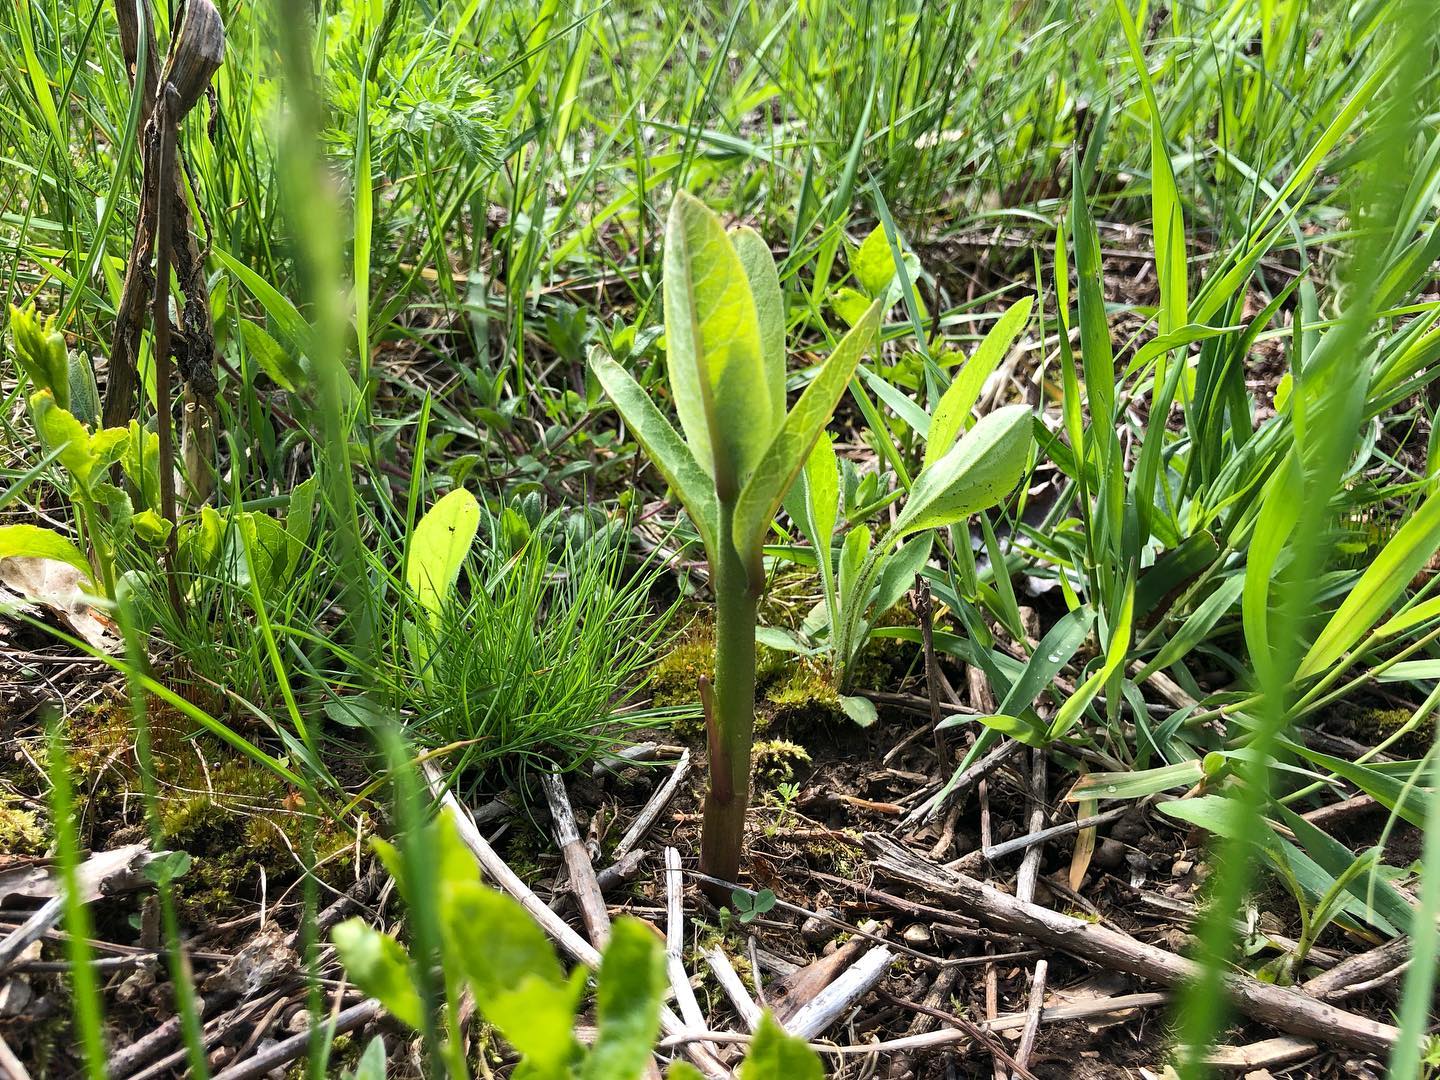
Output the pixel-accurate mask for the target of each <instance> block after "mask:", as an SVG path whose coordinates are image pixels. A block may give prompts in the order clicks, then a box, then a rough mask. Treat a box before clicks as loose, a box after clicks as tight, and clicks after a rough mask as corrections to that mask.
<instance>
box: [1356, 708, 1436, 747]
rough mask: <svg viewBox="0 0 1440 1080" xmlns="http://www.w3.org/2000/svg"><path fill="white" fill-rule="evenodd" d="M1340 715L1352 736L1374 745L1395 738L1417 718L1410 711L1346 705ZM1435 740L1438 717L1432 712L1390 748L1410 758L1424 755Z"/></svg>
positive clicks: (1368, 744)
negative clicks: (1397, 733)
mask: <svg viewBox="0 0 1440 1080" xmlns="http://www.w3.org/2000/svg"><path fill="white" fill-rule="evenodd" d="M1340 715H1341V717H1342V718H1343V719H1344V721H1345V723H1346V724H1347V725H1348V727H1349V729H1350V734H1351V737H1352V738H1354V739H1357V740H1358V741H1360V742H1362V743H1365V744H1366V745H1367V746H1375V745H1376V744H1378V743H1381V742H1384V741H1385V740H1386V739H1388V738H1390V737H1391V736H1393V735H1394V734H1395V733H1396V732H1397V731H1399V730H1401V729H1402V728H1403V727H1405V725H1406V724H1408V723H1409V722H1410V718H1411V716H1413V715H1414V712H1413V710H1411V709H1396V708H1389V709H1382V708H1377V707H1367V706H1362V705H1355V704H1349V703H1346V704H1344V705H1342V706H1341V707H1340ZM1434 741H1435V716H1434V714H1433V713H1432V714H1431V715H1430V716H1427V717H1426V718H1425V719H1423V720H1422V721H1420V723H1418V724H1416V725H1415V727H1414V729H1413V730H1411V731H1407V732H1405V734H1404V735H1402V736H1401V737H1400V738H1399V739H1398V740H1397V741H1396V742H1395V744H1394V746H1393V747H1392V748H1391V749H1392V751H1398V752H1399V753H1401V754H1405V755H1407V756H1409V757H1421V756H1423V755H1424V754H1425V753H1426V752H1427V751H1428V750H1429V749H1430V747H1431V746H1432V745H1433V744H1434Z"/></svg>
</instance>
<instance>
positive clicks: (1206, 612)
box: [1135, 574, 1245, 683]
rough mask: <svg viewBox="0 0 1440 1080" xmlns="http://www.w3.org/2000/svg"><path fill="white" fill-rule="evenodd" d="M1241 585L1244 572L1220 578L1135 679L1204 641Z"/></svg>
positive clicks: (1242, 584) (1144, 675)
mask: <svg viewBox="0 0 1440 1080" xmlns="http://www.w3.org/2000/svg"><path fill="white" fill-rule="evenodd" d="M1244 588H1245V575H1244V574H1232V575H1231V576H1230V577H1228V578H1226V579H1225V580H1224V581H1222V582H1221V583H1220V587H1219V588H1217V589H1216V590H1215V591H1214V592H1213V593H1211V594H1210V595H1209V596H1207V597H1206V598H1205V599H1204V600H1203V601H1202V602H1201V603H1200V605H1199V606H1198V607H1197V608H1196V609H1195V610H1194V611H1193V612H1192V613H1191V614H1190V617H1189V618H1187V619H1186V620H1185V622H1184V623H1183V624H1182V625H1181V626H1180V628H1179V629H1178V630H1176V631H1175V633H1174V634H1173V635H1171V637H1170V640H1169V641H1167V642H1165V644H1164V645H1163V646H1162V647H1161V649H1160V651H1159V652H1158V653H1156V654H1155V657H1154V659H1152V660H1151V661H1150V662H1149V663H1148V664H1146V665H1145V667H1144V669H1143V670H1142V671H1141V672H1140V673H1139V674H1138V675H1136V676H1135V681H1136V682H1137V683H1138V682H1143V681H1144V680H1145V679H1148V678H1149V677H1150V676H1151V675H1153V674H1154V673H1155V672H1157V671H1160V670H1161V669H1163V668H1167V667H1169V666H1170V665H1171V664H1173V663H1175V662H1176V661H1177V660H1180V659H1182V658H1183V657H1184V656H1185V655H1186V654H1188V653H1189V652H1190V650H1191V649H1193V648H1195V646H1197V645H1199V644H1200V643H1201V642H1202V641H1204V640H1205V636H1206V635H1207V634H1209V633H1210V631H1211V629H1212V628H1213V627H1214V626H1215V624H1216V623H1217V622H1219V621H1220V619H1221V617H1222V616H1223V615H1224V614H1225V613H1226V612H1227V611H1229V610H1230V608H1231V606H1232V605H1234V603H1235V601H1236V600H1237V599H1238V598H1239V596H1240V593H1241V591H1242V590H1243V589H1244Z"/></svg>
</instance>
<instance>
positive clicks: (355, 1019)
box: [214, 998, 384, 1080]
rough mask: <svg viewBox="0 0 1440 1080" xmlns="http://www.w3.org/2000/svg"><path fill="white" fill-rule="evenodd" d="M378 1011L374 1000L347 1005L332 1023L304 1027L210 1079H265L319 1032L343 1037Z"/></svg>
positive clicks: (306, 1045)
mask: <svg viewBox="0 0 1440 1080" xmlns="http://www.w3.org/2000/svg"><path fill="white" fill-rule="evenodd" d="M382 1011H384V1010H383V1006H381V1004H380V1002H378V1001H376V1000H375V999H374V998H366V999H365V1000H364V1001H362V1002H360V1004H359V1005H351V1006H350V1008H348V1009H342V1010H341V1011H340V1012H339V1013H337V1014H336V1015H335V1018H334V1019H333V1020H329V1021H326V1022H325V1023H324V1024H322V1025H320V1026H318V1027H312V1028H307V1029H306V1030H304V1031H302V1032H301V1033H300V1034H298V1035H292V1036H291V1037H290V1038H288V1039H282V1040H281V1041H280V1042H278V1043H276V1044H275V1045H274V1046H267V1047H266V1048H265V1049H264V1050H261V1051H260V1053H258V1054H256V1055H255V1056H254V1057H252V1058H250V1059H249V1060H248V1061H242V1062H240V1063H239V1064H236V1065H232V1066H230V1068H228V1069H224V1070H222V1071H220V1072H219V1073H216V1074H215V1078H214V1080H261V1078H262V1077H265V1076H268V1075H269V1074H270V1073H271V1072H272V1071H274V1070H275V1069H278V1068H280V1067H281V1066H282V1065H288V1064H289V1063H290V1062H292V1061H294V1060H295V1059H296V1058H298V1057H300V1056H301V1055H302V1054H304V1053H305V1052H306V1051H307V1050H309V1049H310V1040H311V1039H312V1038H314V1037H315V1035H316V1034H317V1033H318V1032H319V1031H321V1030H325V1031H327V1032H329V1033H330V1034H332V1035H343V1034H345V1033H346V1032H347V1031H354V1030H355V1029H356V1028H358V1027H363V1026H364V1025H365V1024H368V1023H369V1022H370V1021H371V1020H374V1019H375V1018H376V1017H378V1016H379V1015H380V1014H381V1012H382Z"/></svg>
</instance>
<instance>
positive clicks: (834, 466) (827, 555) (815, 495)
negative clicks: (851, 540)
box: [800, 431, 840, 626]
mask: <svg viewBox="0 0 1440 1080" xmlns="http://www.w3.org/2000/svg"><path fill="white" fill-rule="evenodd" d="M800 475H801V487H802V488H803V489H804V495H805V509H804V515H805V521H804V522H803V523H802V527H803V529H804V531H805V533H806V535H807V536H808V537H809V539H810V543H811V545H812V546H813V547H814V548H815V561H816V562H817V563H819V564H820V585H821V587H822V588H823V589H824V590H825V613H826V615H827V617H828V619H829V622H830V625H831V626H834V625H835V567H834V562H833V556H832V554H831V545H830V540H831V538H832V537H833V536H834V535H835V522H836V520H837V519H838V517H839V516H840V463H839V461H838V460H837V459H836V457H835V444H834V443H833V442H831V440H830V436H829V434H828V433H826V432H823V431H822V432H821V433H820V437H819V438H818V439H816V440H815V446H814V447H813V448H812V449H811V451H810V456H809V457H808V458H806V459H805V468H804V469H803V470H802V471H801V474H800Z"/></svg>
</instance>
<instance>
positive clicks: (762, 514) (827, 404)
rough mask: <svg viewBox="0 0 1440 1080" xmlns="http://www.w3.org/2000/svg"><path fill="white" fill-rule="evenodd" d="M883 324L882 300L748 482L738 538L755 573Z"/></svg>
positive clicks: (738, 508) (825, 369) (835, 355)
mask: <svg viewBox="0 0 1440 1080" xmlns="http://www.w3.org/2000/svg"><path fill="white" fill-rule="evenodd" d="M879 326H880V304H879V303H878V302H876V303H874V304H871V305H870V308H869V310H868V311H866V312H865V317H864V318H863V319H861V320H860V321H859V322H858V323H856V325H855V326H854V328H853V329H851V331H850V332H849V333H848V334H846V335H845V337H844V338H843V339H841V341H840V344H839V345H837V346H835V351H834V352H832V353H831V354H830V355H829V356H828V357H826V358H825V362H824V363H823V364H822V365H821V366H820V371H819V373H818V374H817V375H816V376H815V378H814V379H813V380H812V381H811V383H810V385H809V386H807V387H806V388H805V391H804V393H802V394H801V395H800V398H799V400H797V401H796V402H795V407H794V408H793V409H791V410H790V412H789V413H788V414H787V415H786V417H785V422H784V423H783V424H781V425H780V430H779V431H778V432H776V434H775V438H774V439H773V440H772V441H771V443H770V445H769V446H768V447H767V448H766V449H765V453H764V456H763V457H761V458H760V460H759V463H758V464H757V465H756V466H755V471H754V472H753V473H752V474H751V475H750V478H749V480H747V481H746V482H745V487H744V488H743V489H742V490H741V492H740V498H739V500H738V501H737V502H736V504H735V525H734V530H733V540H734V543H735V550H736V551H738V552H739V553H740V557H741V558H742V559H745V560H746V561H747V564H751V572H752V573H754V572H755V571H756V570H758V567H756V566H754V565H753V564H754V562H755V561H756V559H757V557H758V555H759V551H760V546H761V544H762V543H763V542H764V540H765V534H766V533H767V532H768V531H769V530H770V523H771V522H772V521H773V520H774V518H775V511H776V510H778V509H779V508H780V500H782V499H783V498H784V497H785V493H786V492H787V491H789V490H790V485H791V484H793V483H794V482H795V477H796V476H797V475H799V473H800V470H801V469H802V468H804V467H805V462H806V460H807V459H808V458H809V456H810V451H811V450H812V449H813V448H814V446H815V441H816V440H817V439H818V438H819V437H820V433H821V432H822V431H823V430H824V429H825V425H826V424H827V423H829V422H830V417H831V416H832V415H833V414H834V412H835V406H836V405H837V404H838V403H839V401H840V396H841V395H842V394H844V393H845V387H846V386H847V385H849V383H850V379H851V377H852V376H853V375H854V374H855V368H856V366H857V365H858V364H859V363H860V357H861V355H862V354H863V353H864V351H865V349H866V348H868V347H869V346H870V344H871V343H872V342H873V341H874V340H875V336H876V331H877V330H878V328H879ZM752 584H753V582H752Z"/></svg>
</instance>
